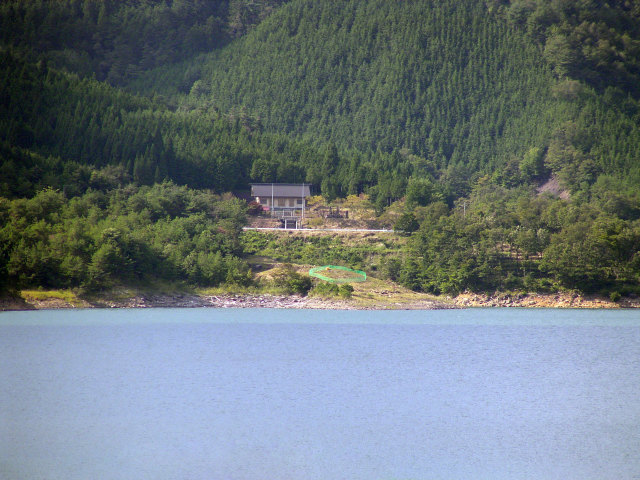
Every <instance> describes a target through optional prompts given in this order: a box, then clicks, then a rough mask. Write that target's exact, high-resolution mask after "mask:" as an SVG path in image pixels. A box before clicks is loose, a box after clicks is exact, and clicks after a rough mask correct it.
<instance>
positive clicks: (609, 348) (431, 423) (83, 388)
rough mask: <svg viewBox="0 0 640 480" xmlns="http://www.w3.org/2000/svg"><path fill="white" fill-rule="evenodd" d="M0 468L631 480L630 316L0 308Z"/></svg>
mask: <svg viewBox="0 0 640 480" xmlns="http://www.w3.org/2000/svg"><path fill="white" fill-rule="evenodd" d="M0 478H1V479H3V480H18V479H20V480H22V479H46V480H57V479H60V480H63V479H64V480H76V479H78V480H80V479H82V480H86V479H114V480H119V479H123V480H124V479H126V480H129V479H136V480H137V479H140V480H146V479H149V480H151V479H153V480H156V479H176V480H177V479H180V480H218V479H219V480H229V479H231V480H266V479H270V480H280V479H281V480H338V479H345V480H346V479H349V480H375V479H385V480H410V479H416V480H432V479H442V480H444V479H446V480H455V479H465V480H466V479H492V480H493V479H536V480H539V479H563V480H568V479H569V480H570V479H580V480H585V479H586V480H588V479H594V480H595V479H598V480H603V479H616V480H620V479H640V312H637V311H602V310H600V311H593V310H591V311H589V310H518V309H513V310H512V309H504V310H503V309H473V310H445V311H391V312H369V311H355V312H354V311H349V312H344V311H305V310H266V309H265V310H235V309H228V310H217V309H148V310H145V309H143V310H77V311H38V312H5V313H0Z"/></svg>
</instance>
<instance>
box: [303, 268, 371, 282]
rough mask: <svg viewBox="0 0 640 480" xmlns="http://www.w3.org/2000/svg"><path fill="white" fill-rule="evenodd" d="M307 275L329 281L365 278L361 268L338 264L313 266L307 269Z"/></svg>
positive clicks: (360, 279)
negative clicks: (356, 268) (355, 268)
mask: <svg viewBox="0 0 640 480" xmlns="http://www.w3.org/2000/svg"><path fill="white" fill-rule="evenodd" d="M309 275H310V276H312V277H316V278H319V279H320V280H325V281H327V282H330V283H352V282H364V281H365V280H366V279H367V274H366V273H364V272H363V271H362V270H354V269H353V268H347V267H341V266H340V265H323V266H322V267H314V268H312V269H311V270H309Z"/></svg>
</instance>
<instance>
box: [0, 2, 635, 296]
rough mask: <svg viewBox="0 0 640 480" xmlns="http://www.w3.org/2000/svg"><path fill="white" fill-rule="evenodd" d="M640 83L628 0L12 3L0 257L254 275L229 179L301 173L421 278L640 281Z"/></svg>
mask: <svg viewBox="0 0 640 480" xmlns="http://www.w3.org/2000/svg"><path fill="white" fill-rule="evenodd" d="M639 86H640V6H639V4H638V3H637V2H633V1H628V0H627V1H625V0H617V1H610V2H607V3H602V2H597V1H594V0H581V1H580V2H574V1H565V0H554V1H553V2H548V1H544V0H512V1H508V0H487V1H484V2H482V1H478V0H458V1H454V0H447V1H442V2H422V1H406V2H397V3H395V2H385V1H383V0H373V1H371V0H370V1H365V0H336V1H324V0H323V1H318V0H291V1H288V2H285V1H277V0H251V1H250V0H228V1H217V2H206V1H178V0H173V1H169V0H165V1H160V0H159V1H131V2H113V1H96V0H65V1H51V0H30V1H5V2H2V4H0V197H1V198H2V200H1V201H2V203H1V205H0V218H2V222H1V225H2V226H1V227H0V271H2V272H3V273H2V274H1V275H0V278H1V279H2V283H4V286H5V287H7V286H9V287H16V288H20V287H25V286H50V287H55V286H65V287H82V288H85V289H96V288H100V287H101V286H104V285H108V284H111V283H113V282H117V281H118V280H119V281H122V282H129V281H133V279H134V278H136V277H149V278H151V277H158V278H168V279H173V280H175V279H182V280H185V281H188V282H191V283H195V284H211V285H217V284H220V283H221V282H225V281H228V282H232V283H233V282H240V283H241V282H246V281H249V280H247V279H248V278H249V277H250V274H249V273H248V272H247V269H246V264H245V263H244V262H243V260H242V258H243V257H244V256H245V255H246V254H247V251H246V250H245V247H243V245H244V244H243V243H242V241H240V240H238V237H241V236H242V235H240V233H239V232H240V230H239V228H240V226H241V225H242V224H243V221H244V215H243V213H242V209H243V207H242V205H243V204H242V202H235V203H234V201H233V200H230V199H229V198H227V197H224V198H223V197H220V195H222V194H223V193H225V192H228V191H238V190H243V189H246V188H247V185H248V183H249V182H251V181H262V182H271V181H279V182H299V181H307V182H310V183H312V184H314V185H315V188H316V189H317V191H318V192H319V193H321V194H322V195H323V196H324V197H325V199H326V200H327V201H332V200H334V199H336V198H340V197H346V196H347V195H354V194H365V195H366V197H367V198H368V199H369V200H370V201H371V203H372V204H373V205H374V206H375V209H376V211H377V213H378V214H383V213H384V212H385V210H386V209H388V208H389V207H390V206H393V207H394V208H397V207H398V205H399V206H400V208H402V209H403V214H402V215H401V216H400V218H399V220H398V222H397V225H396V228H397V230H398V231H399V232H403V233H404V234H405V235H408V236H410V238H409V241H408V242H407V246H406V248H405V249H404V250H403V251H402V252H401V253H400V254H398V255H395V256H394V257H393V258H392V259H389V261H388V262H386V263H385V264H384V265H381V266H380V269H379V274H382V275H385V276H387V277H388V278H391V279H393V280H396V281H398V282H400V283H402V284H404V285H406V286H408V287H410V288H413V289H416V290H423V291H428V292H434V293H442V292H447V293H456V292H460V291H464V290H476V291H493V290H495V289H501V290H508V289H514V290H529V291H541V290H542V291H554V290H558V289H575V290H579V291H584V292H600V293H606V294H608V295H612V296H613V297H616V298H617V297H619V296H620V295H621V294H630V293H634V292H635V293H637V292H639V289H640V287H639V284H638V282H639V280H640V87H639ZM549 185H553V186H554V187H553V188H548V186H549ZM544 192H547V193H544ZM163 198H167V199H172V202H173V201H175V204H174V205H173V206H171V205H169V204H168V203H166V202H165V201H164V200H162V199H163ZM161 200H162V201H161ZM160 204H161V206H159V205H160ZM205 204H207V205H208V206H206V207H205V206H204V205H205ZM72 232H74V233H73V235H76V237H74V238H73V239H69V238H67V236H69V235H71V234H72ZM228 232H232V233H229V235H230V236H229V238H228V239H225V238H223V237H224V235H226V234H227V233H228ZM171 235H175V237H172V236H171ZM203 235H204V236H207V235H209V236H212V238H213V237H215V238H217V239H216V240H212V241H211V243H210V246H207V247H206V248H205V246H204V244H205V243H206V242H205V241H204V240H200V239H201V238H205V237H203ZM207 238H208V237H207ZM178 239H179V240H178ZM74 245H75V246H74ZM169 245H180V247H179V248H178V247H176V248H177V250H176V251H173V250H172V251H170V250H171V249H170V248H169V247H168V246H169ZM165 247H166V248H165ZM74 249H75V250H74ZM178 250H179V253H176V252H177V251H178ZM347 258H349V256H348V255H346V256H344V259H343V260H342V261H343V263H345V262H346V263H349V262H348V261H347V260H345V259H347ZM109 262H113V264H114V265H119V267H117V268H116V267H114V268H113V269H111V270H109V267H108V264H109ZM74 269H75V270H74ZM72 270H73V271H72ZM142 272H144V275H142ZM230 272H231V273H230ZM118 275H120V277H118Z"/></svg>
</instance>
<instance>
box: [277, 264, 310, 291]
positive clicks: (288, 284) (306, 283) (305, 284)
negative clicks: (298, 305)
mask: <svg viewBox="0 0 640 480" xmlns="http://www.w3.org/2000/svg"><path fill="white" fill-rule="evenodd" d="M272 279H273V280H272V281H273V284H274V285H275V286H276V287H280V288H282V289H284V290H285V291H286V292H287V293H297V294H299V295H306V294H307V293H308V292H309V290H311V287H312V285H313V284H312V282H311V278H310V277H309V276H308V275H302V274H300V273H298V272H296V271H295V270H294V268H293V266H292V265H291V264H284V265H283V266H281V267H279V268H277V269H275V271H274V272H273V273H272Z"/></svg>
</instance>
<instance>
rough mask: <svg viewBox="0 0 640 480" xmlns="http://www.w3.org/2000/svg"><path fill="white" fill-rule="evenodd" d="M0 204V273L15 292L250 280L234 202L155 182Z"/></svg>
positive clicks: (240, 221)
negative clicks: (154, 281)
mask: <svg viewBox="0 0 640 480" xmlns="http://www.w3.org/2000/svg"><path fill="white" fill-rule="evenodd" d="M0 205H1V206H2V208H1V209H0V214H1V215H2V216H3V222H2V226H1V227H0V260H1V262H0V268H2V269H3V270H4V271H5V272H6V278H7V281H8V283H9V284H11V285H14V286H15V287H19V288H25V287H51V288H61V287H63V288H67V287H82V288H85V289H88V290H95V289H101V288H105V287H109V286H112V285H114V284H119V283H125V284H126V283H138V282H145V281H149V280H152V279H154V278H165V279H168V280H173V281H179V282H189V283H192V284H196V285H203V286H216V285H220V284H223V283H226V284H235V285H241V286H246V285H249V284H251V283H252V281H253V275H252V273H251V271H250V270H249V268H248V266H247V264H246V262H244V261H243V260H241V259H240V258H239V255H242V253H243V252H242V247H241V246H240V243H239V237H240V232H241V226H242V224H243V222H244V211H243V209H244V207H243V204H242V203H241V202H240V201H238V200H236V199H225V198H222V197H219V196H216V195H213V194H212V193H210V192H206V191H196V190H191V189H188V188H187V187H180V186H176V185H175V184H172V183H163V184H159V185H156V186H153V187H137V186H134V185H127V186H125V187H122V188H116V189H113V190H110V191H108V192H106V193H102V192H97V191H88V192H87V193H85V194H84V195H82V196H78V197H74V198H72V199H66V198H65V197H64V195H63V194H62V193H61V192H58V191H55V190H52V189H45V190H43V191H41V192H39V193H38V194H37V195H36V196H34V197H33V198H30V199H15V200H5V199H2V202H0ZM3 278H5V275H3Z"/></svg>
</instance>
